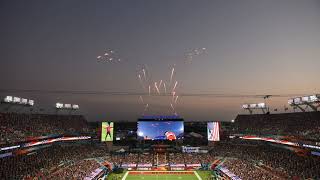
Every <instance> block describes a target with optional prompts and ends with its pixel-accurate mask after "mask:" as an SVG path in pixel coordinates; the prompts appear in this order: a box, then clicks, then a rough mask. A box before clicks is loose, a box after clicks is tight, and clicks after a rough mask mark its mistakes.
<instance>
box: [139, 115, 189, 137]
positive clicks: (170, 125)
mask: <svg viewBox="0 0 320 180" xmlns="http://www.w3.org/2000/svg"><path fill="white" fill-rule="evenodd" d="M183 133H184V124H183V120H154V121H152V120H139V121H138V128H137V135H138V139H144V140H169V141H174V140H177V139H183Z"/></svg>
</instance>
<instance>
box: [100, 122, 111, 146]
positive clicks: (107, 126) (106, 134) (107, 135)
mask: <svg viewBox="0 0 320 180" xmlns="http://www.w3.org/2000/svg"><path fill="white" fill-rule="evenodd" d="M101 128H102V129H101V141H102V142H104V141H113V122H102V123H101Z"/></svg>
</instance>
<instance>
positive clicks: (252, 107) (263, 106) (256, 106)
mask: <svg viewBox="0 0 320 180" xmlns="http://www.w3.org/2000/svg"><path fill="white" fill-rule="evenodd" d="M242 109H244V110H247V111H249V113H250V114H252V113H253V111H254V110H261V111H262V113H263V114H265V113H266V110H267V106H266V103H254V104H243V105H242Z"/></svg>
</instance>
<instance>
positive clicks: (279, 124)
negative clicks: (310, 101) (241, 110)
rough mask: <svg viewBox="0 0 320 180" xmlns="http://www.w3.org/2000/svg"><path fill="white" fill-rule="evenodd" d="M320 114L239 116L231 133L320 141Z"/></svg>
mask: <svg viewBox="0 0 320 180" xmlns="http://www.w3.org/2000/svg"><path fill="white" fill-rule="evenodd" d="M319 120H320V112H299V113H282V114H253V115H238V116H237V117H236V119H235V122H234V123H233V126H232V129H231V131H230V133H233V134H250V135H258V136H265V135H277V136H278V135H281V136H294V137H296V138H300V139H307V140H319V139H320V133H319V132H320V121H319Z"/></svg>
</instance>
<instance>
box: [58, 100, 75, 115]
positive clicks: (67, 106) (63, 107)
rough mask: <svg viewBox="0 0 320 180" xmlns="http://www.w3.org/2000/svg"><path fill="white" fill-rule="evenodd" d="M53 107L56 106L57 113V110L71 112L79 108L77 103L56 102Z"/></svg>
mask: <svg viewBox="0 0 320 180" xmlns="http://www.w3.org/2000/svg"><path fill="white" fill-rule="evenodd" d="M55 107H56V112H57V113H58V111H59V110H67V111H69V114H71V112H72V111H76V110H79V105H78V104H63V103H60V102H57V103H56V106H55Z"/></svg>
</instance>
